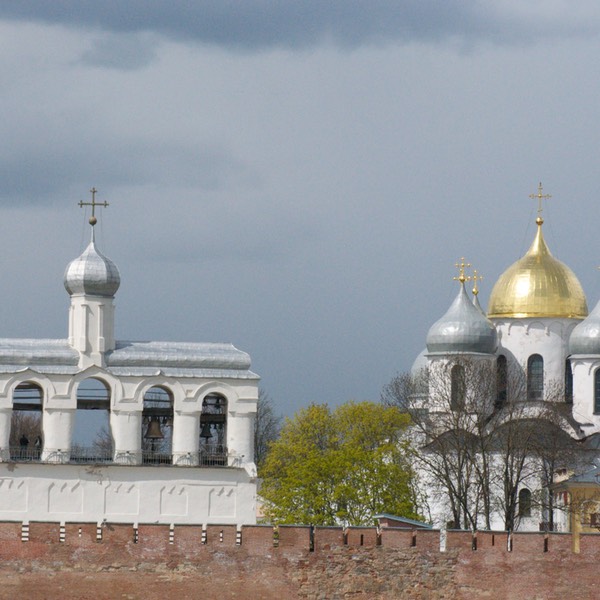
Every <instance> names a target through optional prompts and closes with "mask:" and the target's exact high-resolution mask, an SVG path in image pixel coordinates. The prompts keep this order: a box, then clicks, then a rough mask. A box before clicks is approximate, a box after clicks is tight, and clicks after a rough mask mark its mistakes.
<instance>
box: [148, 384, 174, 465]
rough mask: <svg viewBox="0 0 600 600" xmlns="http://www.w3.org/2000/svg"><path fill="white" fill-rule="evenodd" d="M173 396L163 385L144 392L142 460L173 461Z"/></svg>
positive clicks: (168, 462)
mask: <svg viewBox="0 0 600 600" xmlns="http://www.w3.org/2000/svg"><path fill="white" fill-rule="evenodd" d="M172 442H173V397H172V395H171V392H170V391H169V390H167V389H165V388H162V387H158V386H155V387H151V388H150V389H149V390H148V391H147V392H146V393H145V394H144V408H143V410H142V462H144V463H153V464H155V463H164V464H171V462H172V455H171V453H172Z"/></svg>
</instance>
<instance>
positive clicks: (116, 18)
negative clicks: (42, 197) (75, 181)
mask: <svg viewBox="0 0 600 600" xmlns="http://www.w3.org/2000/svg"><path fill="white" fill-rule="evenodd" d="M553 8H554V10H549V9H548V7H544V6H543V3H541V4H540V6H539V8H538V9H537V10H536V8H535V7H530V8H527V7H526V8H523V7H522V5H521V7H520V6H519V4H518V3H516V4H515V5H514V7H511V3H510V2H508V3H506V2H505V3H502V2H500V3H485V2H464V0H438V1H431V0H430V1H427V0H403V1H399V0H328V1H326V0H303V1H301V2H300V1H273V0H243V1H242V0H212V1H208V0H205V1H202V0H196V1H195V2H190V1H189V0H185V1H184V0H170V1H169V2H165V1H164V0H127V1H126V2H123V0H53V1H52V2H48V1H47V0H30V1H27V0H20V1H19V2H3V3H1V4H0V18H4V19H18V20H23V21H33V22H45V23H53V24H61V25H67V26H74V27H90V28H98V29H101V30H105V31H111V32H115V33H132V32H155V33H158V34H160V35H163V36H166V37H168V38H171V39H175V40H195V41H198V42H202V43H208V44H216V45H220V46H225V47H237V48H247V49H262V48H269V47H292V48H297V47H307V46H311V45H314V44H316V43H318V42H321V41H323V40H332V41H333V42H335V43H338V44H342V45H344V46H350V47H353V46H359V45H362V44H367V43H383V42H389V41H400V42H402V41H410V40H424V41H441V40H445V39H449V38H458V39H462V40H464V41H477V40H479V39H487V40H493V41H496V42H500V43H502V42H511V41H516V40H523V41H533V40H535V39H536V38H537V37H538V36H541V35H545V34H548V33H554V34H558V35H561V34H562V35H570V34H575V33H577V34H581V33H585V32H586V31H588V30H589V31H591V30H595V28H596V24H597V19H596V18H590V16H593V17H596V16H597V15H595V14H594V13H595V10H594V9H593V8H590V9H586V4H585V3H584V4H583V5H581V4H580V5H579V6H578V7H575V8H572V9H569V10H567V8H566V7H563V5H562V4H560V3H558V9H557V8H556V5H554V7H553ZM589 13H592V15H590V14H589ZM101 60H104V58H102V59H101Z"/></svg>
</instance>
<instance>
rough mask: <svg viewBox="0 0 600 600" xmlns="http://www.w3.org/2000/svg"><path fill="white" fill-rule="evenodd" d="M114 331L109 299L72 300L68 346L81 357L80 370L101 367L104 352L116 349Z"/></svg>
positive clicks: (76, 295) (74, 296)
mask: <svg viewBox="0 0 600 600" xmlns="http://www.w3.org/2000/svg"><path fill="white" fill-rule="evenodd" d="M114 327H115V307H114V302H113V300H112V298H105V297H102V296H87V295H78V294H75V295H73V296H71V307H70V310H69V343H70V344H71V345H72V346H73V347H74V348H75V349H77V350H79V352H80V353H81V358H80V363H79V366H80V367H82V368H85V367H88V366H90V365H98V366H104V352H107V351H109V350H114V348H115V338H114Z"/></svg>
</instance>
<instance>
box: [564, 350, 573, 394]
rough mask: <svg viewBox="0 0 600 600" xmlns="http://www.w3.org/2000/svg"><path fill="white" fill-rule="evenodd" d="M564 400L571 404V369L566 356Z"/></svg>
mask: <svg viewBox="0 0 600 600" xmlns="http://www.w3.org/2000/svg"><path fill="white" fill-rule="evenodd" d="M565 402H566V403H567V404H573V371H572V370H571V361H570V360H569V359H568V358H567V361H566V362H565Z"/></svg>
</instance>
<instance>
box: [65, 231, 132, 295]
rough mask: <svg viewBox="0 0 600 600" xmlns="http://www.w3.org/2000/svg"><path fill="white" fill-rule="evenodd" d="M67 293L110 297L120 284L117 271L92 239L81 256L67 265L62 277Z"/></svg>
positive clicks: (115, 266)
mask: <svg viewBox="0 0 600 600" xmlns="http://www.w3.org/2000/svg"><path fill="white" fill-rule="evenodd" d="M64 284H65V288H66V290H67V292H69V294H70V295H71V296H72V295H73V294H89V295H90V296H107V297H112V296H114V295H115V294H116V292H117V290H118V289H119V285H120V284H121V276H120V275H119V269H117V265H115V263H114V262H112V260H110V258H107V257H106V256H104V255H103V254H102V253H101V252H99V251H98V249H97V248H96V244H95V243H94V239H93V238H92V241H91V242H90V244H89V246H88V247H87V248H86V249H85V250H84V252H83V254H82V255H81V256H79V257H78V258H76V259H75V260H73V261H71V262H70V263H69V264H68V265H67V269H66V270H65V275H64Z"/></svg>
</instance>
